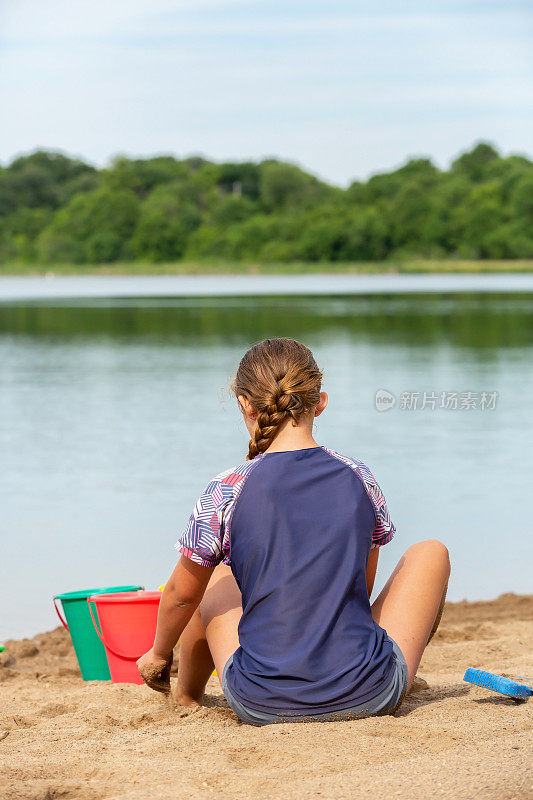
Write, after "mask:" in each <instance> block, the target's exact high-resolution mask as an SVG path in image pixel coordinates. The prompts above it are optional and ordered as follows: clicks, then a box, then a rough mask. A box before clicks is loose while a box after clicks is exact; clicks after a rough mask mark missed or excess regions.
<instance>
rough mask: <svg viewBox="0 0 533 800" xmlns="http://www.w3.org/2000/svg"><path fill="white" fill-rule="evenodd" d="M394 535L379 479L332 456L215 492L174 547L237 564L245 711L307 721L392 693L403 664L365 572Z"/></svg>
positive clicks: (237, 656)
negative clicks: (376, 611) (379, 618)
mask: <svg viewBox="0 0 533 800" xmlns="http://www.w3.org/2000/svg"><path fill="white" fill-rule="evenodd" d="M394 532H395V529H394V526H393V524H392V522H391V521H390V517H389V513H388V510H387V506H386V503H385V499H384V497H383V494H382V493H381V490H380V488H379V486H378V484H377V483H376V481H375V479H374V477H373V475H372V473H371V472H370V471H369V470H368V469H367V467H365V465H364V464H362V462H360V461H357V460H355V459H351V458H347V457H345V456H341V455H339V454H338V453H335V452H333V451H331V450H328V449H326V448H324V447H313V448H308V449H304V450H293V451H284V452H272V453H264V454H260V455H259V456H257V457H256V458H255V459H253V461H249V462H246V463H245V464H243V465H241V466H239V467H237V468H235V469H231V470H228V471H227V472H224V473H222V474H221V475H219V476H217V477H216V478H214V479H213V480H212V481H211V482H210V483H209V484H208V486H207V487H206V490H205V492H204V493H203V494H202V496H201V497H200V499H199V500H198V503H197V504H196V507H195V510H194V512H193V514H192V515H191V518H190V520H189V524H188V526H187V529H186V531H185V533H184V534H183V536H182V537H181V539H180V541H179V542H178V544H177V548H178V549H179V550H180V552H181V553H183V554H184V555H186V556H187V557H189V558H191V559H192V560H193V561H196V562H197V563H201V564H203V565H204V566H216V564H218V563H220V561H224V562H225V563H226V564H230V566H231V570H232V572H233V574H234V576H235V579H236V581H237V584H238V586H239V588H240V590H241V594H242V609H243V613H242V617H241V620H240V623H239V629H238V634H239V643H240V646H239V648H238V649H237V650H236V652H235V653H234V656H233V663H232V664H231V665H230V667H229V669H228V672H227V680H228V686H229V689H230V691H231V692H232V693H233V694H234V695H235V697H236V698H237V699H238V700H240V701H241V702H242V703H243V704H244V705H246V706H248V707H249V708H252V709H255V710H258V711H266V712H269V713H272V714H276V713H281V714H283V715H291V714H294V715H302V714H313V713H321V712H326V711H338V710H342V709H344V708H349V707H351V706H353V705H357V704H358V703H362V702H364V701H365V700H368V699H371V698H372V697H374V696H375V695H377V694H378V693H379V692H380V691H382V690H383V689H384V688H385V686H386V685H387V683H388V682H389V681H390V680H391V678H392V672H393V669H394V661H395V657H394V654H393V651H392V644H391V641H390V639H389V638H388V637H387V634H386V632H385V631H384V630H383V629H382V628H381V627H380V626H379V625H377V624H376V623H375V622H374V620H373V619H372V614H371V609H370V602H369V598H368V591H367V586H366V566H367V562H368V556H369V553H370V549H371V547H379V546H380V545H382V544H385V543H386V542H388V541H390V539H391V538H392V536H393V535H394Z"/></svg>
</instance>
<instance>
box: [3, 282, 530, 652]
mask: <svg viewBox="0 0 533 800" xmlns="http://www.w3.org/2000/svg"><path fill="white" fill-rule="evenodd" d="M301 277H302V276H300V287H301ZM342 277H350V276H342ZM352 277H357V276H352ZM386 277H393V278H394V277H395V276H386ZM396 277H398V276H396ZM413 277H417V276H410V278H411V279H412V278H413ZM418 277H424V278H427V277H428V276H418ZM429 277H431V276H429ZM443 277H444V276H443ZM450 277H452V278H456V279H457V278H459V277H469V276H450ZM477 277H478V278H480V279H481V282H480V283H478V284H476V282H475V281H473V282H472V281H470V282H467V283H461V282H459V284H456V285H455V287H451V286H450V285H448V286H444V287H443V285H442V283H440V284H439V283H438V282H437V284H436V285H435V284H434V285H433V286H432V287H430V288H428V286H427V285H424V284H423V283H422V284H418V289H417V288H416V286H415V288H413V287H412V284H407V283H401V282H400V284H395V285H394V286H393V287H392V288H391V287H390V286H389V289H387V287H386V285H385V284H384V283H381V284H380V285H379V286H378V284H372V286H373V288H372V289H366V290H365V289H364V288H363V290H361V292H357V290H356V289H354V287H353V284H352V285H351V287H350V286H348V285H347V286H344V288H339V286H338V285H337V286H336V288H334V289H331V288H330V290H329V291H328V290H327V288H326V287H327V286H330V287H331V284H330V283H328V281H329V280H330V279H329V277H328V278H326V279H325V281H326V282H323V283H322V293H321V292H320V284H317V285H316V291H313V292H309V294H308V296H302V295H301V293H300V294H298V291H297V288H296V287H295V289H294V292H293V296H289V293H288V292H285V293H284V292H283V291H279V292H275V291H273V290H268V289H267V290H265V289H264V287H263V288H262V289H261V292H263V294H258V295H254V294H253V292H252V290H251V289H249V290H247V291H244V290H243V291H241V292H238V294H240V296H238V297H236V296H223V295H224V294H226V295H228V293H227V292H224V291H223V292H218V294H219V296H211V297H202V296H193V295H194V294H197V295H201V294H202V293H204V292H205V291H207V290H208V289H209V286H211V287H212V286H214V285H216V282H217V281H220V280H221V279H220V278H216V279H212V280H213V281H214V283H211V284H208V283H206V282H205V281H204V282H203V283H202V281H200V284H198V283H197V284H196V286H197V287H198V286H200V289H198V288H197V289H196V291H195V290H194V288H193V289H192V290H191V291H190V292H189V294H190V296H181V297H174V296H172V291H170V290H169V295H168V296H164V295H165V293H164V292H163V296H162V295H161V294H160V292H159V291H157V292H155V294H156V295H158V294H159V296H156V297H151V298H150V297H145V298H142V297H141V298H139V297H134V296H133V297H130V296H124V295H123V296H120V292H119V293H118V294H119V296H117V291H118V290H114V291H113V292H112V293H113V294H114V295H115V297H114V299H109V298H106V297H105V296H104V295H105V294H106V292H107V293H108V294H109V291H108V289H105V288H104V289H102V286H104V287H108V286H109V284H108V283H105V279H95V278H93V279H91V281H92V282H93V283H92V286H93V287H94V286H95V285H96V284H95V283H94V282H95V281H96V283H98V281H100V290H99V291H96V293H94V292H93V293H91V292H88V293H86V296H85V299H84V297H83V295H84V288H83V286H82V284H80V283H78V284H75V285H77V287H78V288H77V289H75V290H69V292H67V294H66V295H65V294H64V293H63V294H61V293H58V291H56V292H55V293H54V291H52V292H51V293H50V292H49V291H48V289H47V290H46V292H47V293H46V292H45V294H44V295H43V293H42V291H41V293H39V290H37V289H35V286H37V285H38V283H39V282H38V281H37V283H35V282H34V284H33V287H34V288H32V289H31V291H30V290H28V289H27V290H26V294H25V293H24V289H21V288H20V281H22V282H23V283H24V279H13V281H15V280H17V281H19V288H18V290H17V291H18V293H15V294H14V293H13V286H14V284H13V283H11V284H10V285H11V289H9V287H8V284H7V283H6V282H5V281H6V279H4V280H3V281H2V282H0V284H1V285H0V297H2V290H4V294H3V300H4V303H3V304H2V305H0V375H1V393H0V448H1V450H0V452H1V459H2V468H1V472H0V496H1V497H2V513H1V517H0V520H1V521H0V526H1V529H0V535H1V562H2V567H3V568H2V574H1V580H0V615H1V616H0V639H5V638H9V637H12V636H22V635H33V634H34V633H36V632H38V631H40V630H44V629H48V628H51V627H53V626H54V625H55V624H56V622H57V620H56V618H55V615H54V612H53V608H52V605H51V596H52V595H53V594H54V593H57V592H62V591H68V590H70V589H79V588H85V587H89V586H103V585H106V584H117V583H137V582H140V583H143V584H145V585H146V586H147V587H156V586H158V585H159V584H160V583H162V582H163V581H165V579H166V578H167V576H168V574H169V572H170V571H171V570H172V568H173V566H174V563H175V554H174V551H173V544H174V542H175V541H176V539H177V537H178V535H179V534H180V532H181V530H182V529H183V527H184V526H185V524H186V522H187V519H188V516H189V514H190V512H191V510H192V507H193V505H194V502H195V500H196V498H197V496H198V495H199V493H200V492H201V490H202V489H203V487H204V486H205V484H206V483H207V482H208V480H209V479H210V478H211V477H212V476H213V475H215V474H216V473H218V472H220V471H221V470H223V469H225V468H227V467H230V466H232V465H234V464H237V463H240V462H242V461H243V460H244V458H245V454H246V452H247V436H246V433H245V430H244V426H243V424H242V422H241V419H240V414H239V413H238V411H237V408H236V403H235V401H234V400H233V399H232V398H231V397H230V396H229V392H228V386H229V383H230V380H231V376H232V374H233V373H234V372H235V369H236V366H237V364H238V361H239V359H240V357H241V355H242V354H243V352H244V351H245V350H246V348H247V347H248V346H249V345H250V344H252V343H253V342H255V341H258V340H260V339H262V338H265V337H267V336H278V335H285V336H293V337H295V338H298V339H301V340H303V341H304V342H305V343H306V344H307V345H308V346H309V347H311V348H312V350H313V351H314V353H315V356H316V358H317V361H318V363H319V364H320V365H321V366H322V367H323V369H324V374H325V377H324V388H325V390H326V391H328V393H329V395H330V404H329V406H328V409H327V411H326V412H325V414H324V415H323V416H322V417H320V419H319V420H318V421H317V425H316V438H317V440H318V441H319V442H320V443H321V444H326V445H327V446H329V447H332V448H333V449H335V450H338V451H340V452H342V453H345V454H347V455H351V456H354V457H357V458H360V459H362V460H363V461H365V462H366V463H367V464H368V465H369V466H370V468H371V469H372V470H373V472H374V474H375V476H376V478H377V479H378V481H379V482H380V484H381V486H382V489H383V491H384V493H385V496H386V498H387V501H388V504H389V508H390V511H391V516H392V517H393V519H394V521H395V524H396V527H397V531H398V532H397V536H396V538H395V539H394V541H393V542H392V543H391V544H389V545H387V546H386V547H384V548H383V550H382V552H381V556H380V566H379V567H378V579H377V584H376V586H377V589H379V588H380V587H381V585H382V584H383V583H384V580H385V578H386V576H387V573H389V572H390V571H391V569H392V568H393V566H394V564H395V562H396V561H397V560H398V558H399V557H400V555H401V553H402V552H403V550H405V548H406V547H408V546H409V545H410V544H412V543H413V542H415V541H417V540H420V539H423V538H433V537H436V538H439V539H442V540H443V541H444V542H446V544H447V545H448V547H449V549H450V552H451V557H452V563H453V572H452V578H451V582H450V592H449V596H450V598H451V599H454V600H458V599H461V598H463V597H466V598H468V599H479V598H491V597H495V596H496V595H498V594H500V593H502V592H508V591H513V592H517V593H520V592H530V591H531V589H532V585H531V583H532V582H531V577H530V576H531V557H532V555H533V553H532V545H531V531H530V527H531V525H530V523H529V517H530V511H529V505H528V498H529V496H530V493H531V486H532V484H533V457H532V455H531V449H530V445H531V435H530V430H531V388H532V387H531V364H532V356H533V313H532V312H533V293H532V288H533V287H532V286H531V285H530V283H531V276H506V278H507V279H509V278H514V277H519V278H524V277H526V278H529V281H530V283H528V282H527V281H526V282H522V283H515V282H514V281H513V280H512V281H511V282H510V283H505V281H503V283H500V284H494V283H493V284H492V289H487V287H486V285H485V283H483V279H484V277H485V276H477ZM486 277H492V276H486ZM27 280H32V279H27ZM57 280H59V279H57ZM70 280H72V279H70ZM76 280H77V279H74V281H76ZM80 280H81V279H80ZM135 280H138V279H135ZM150 280H152V281H153V280H154V279H150ZM191 280H193V279H191ZM239 280H240V281H243V280H244V281H245V283H246V279H243V278H242V276H241V277H240V278H239ZM102 281H104V284H102ZM55 283H56V281H55V280H54V281H48V282H47V283H46V285H47V286H50V285H53V284H55ZM252 283H253V281H252ZM29 285H30V284H26V286H27V287H28V286H29ZM40 285H41V287H42V286H43V281H40ZM56 285H57V284H56ZM124 285H126V284H124ZM145 285H146V284H145ZM160 285H162V284H160ZM254 285H255V286H256V289H255V291H256V292H257V291H259V290H258V288H257V287H258V284H257V283H256V284H254ZM80 286H81V288H80ZM137 286H139V284H137ZM206 287H207V289H206ZM495 290H497V291H495ZM10 291H11V294H9V292H10ZM139 291H140V290H139V289H137V290H135V291H134V292H133V293H134V294H138V293H139ZM265 292H266V293H265ZM354 292H357V293H354ZM174 293H175V291H174ZM127 294H128V292H126V295H127ZM148 294H154V292H153V291H150V292H148ZM183 294H187V293H186V292H184V293H183ZM229 295H231V293H229ZM276 295H277V296H276ZM7 300H10V302H6V301H7ZM37 301H38V302H37ZM376 392H379V394H378V406H379V409H380V410H378V408H376ZM391 406H392V407H391ZM455 406H456V407H455ZM381 409H388V410H381ZM524 515H525V516H524Z"/></svg>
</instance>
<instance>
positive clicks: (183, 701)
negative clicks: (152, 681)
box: [174, 686, 202, 708]
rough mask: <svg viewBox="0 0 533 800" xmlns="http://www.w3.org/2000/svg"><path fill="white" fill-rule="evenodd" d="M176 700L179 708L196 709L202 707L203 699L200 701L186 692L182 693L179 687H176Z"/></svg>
mask: <svg viewBox="0 0 533 800" xmlns="http://www.w3.org/2000/svg"><path fill="white" fill-rule="evenodd" d="M174 700H175V701H176V703H177V704H178V705H179V706H188V707H189V708H195V707H197V706H201V705H202V702H201V698H200V700H198V699H196V698H195V697H191V696H190V695H188V694H185V692H182V691H181V689H180V688H179V686H178V687H176V690H175V692H174Z"/></svg>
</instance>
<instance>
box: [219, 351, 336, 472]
mask: <svg viewBox="0 0 533 800" xmlns="http://www.w3.org/2000/svg"><path fill="white" fill-rule="evenodd" d="M321 383H322V373H321V371H320V370H319V368H318V367H317V364H316V361H315V359H314V358H313V354H312V353H311V351H310V350H309V349H308V348H307V347H306V346H305V345H303V344H302V343H301V342H297V341H296V340H295V339H265V340H264V341H262V342H259V344H256V345H254V346H253V347H251V348H250V349H249V350H248V351H247V352H246V353H245V354H244V356H243V358H242V360H241V363H240V364H239V369H238V370H237V375H236V376H235V380H234V382H233V385H232V390H233V392H234V394H235V396H236V397H237V399H238V401H239V404H240V407H241V410H242V412H243V415H244V420H245V423H246V427H247V428H248V431H249V433H250V436H251V439H250V445H249V450H248V460H250V459H252V458H255V456H256V455H257V454H258V453H264V452H265V450H267V449H268V448H269V447H270V445H271V444H272V442H273V441H274V439H275V438H276V436H277V435H278V433H279V432H280V431H281V430H282V429H283V428H284V427H285V426H286V425H287V424H288V422H289V421H291V423H292V425H295V426H296V425H304V426H306V427H308V428H309V431H310V430H311V429H312V425H313V418H314V417H315V416H318V414H320V413H321V412H322V411H323V410H324V408H325V407H326V403H327V395H326V394H324V393H323V392H322V393H321V391H320V387H321Z"/></svg>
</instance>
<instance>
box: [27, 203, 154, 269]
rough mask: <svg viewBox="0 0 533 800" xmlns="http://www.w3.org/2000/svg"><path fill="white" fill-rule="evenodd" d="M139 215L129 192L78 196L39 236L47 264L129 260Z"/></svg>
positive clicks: (40, 253)
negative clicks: (131, 240) (126, 258)
mask: <svg viewBox="0 0 533 800" xmlns="http://www.w3.org/2000/svg"><path fill="white" fill-rule="evenodd" d="M138 216H139V200H138V199H137V197H136V196H135V194H134V193H133V192H131V191H127V190H117V191H112V190H111V189H109V188H102V189H97V190H96V191H93V192H89V193H88V194H77V195H74V197H73V198H72V199H71V200H70V201H69V203H68V204H67V205H66V206H65V208H62V209H61V210H60V211H58V212H57V213H56V214H55V216H54V218H53V219H52V222H51V223H50V225H48V226H47V227H46V228H45V229H44V230H43V231H42V233H41V234H40V236H39V239H38V243H37V248H38V253H39V257H40V259H41V260H42V261H44V262H54V261H57V262H69V261H72V262H74V263H81V262H83V261H88V262H89V263H99V262H106V261H116V260H118V259H120V258H124V257H127V255H128V249H129V243H130V239H131V236H132V234H133V231H134V229H135V226H136V224H137V219H138Z"/></svg>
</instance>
